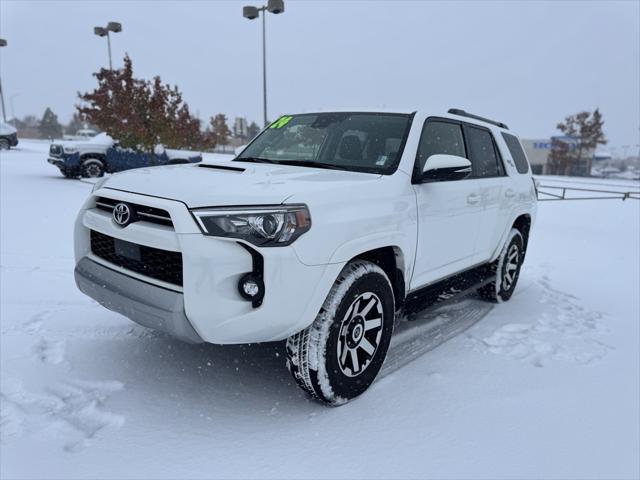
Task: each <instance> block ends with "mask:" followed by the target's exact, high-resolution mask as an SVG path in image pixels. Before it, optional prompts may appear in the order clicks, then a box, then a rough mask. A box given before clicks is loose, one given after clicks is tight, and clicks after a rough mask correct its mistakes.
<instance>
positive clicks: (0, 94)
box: [0, 38, 7, 123]
mask: <svg viewBox="0 0 640 480" xmlns="http://www.w3.org/2000/svg"><path fill="white" fill-rule="evenodd" d="M6 46H7V41H6V40H5V39H4V38H0V47H6ZM0 103H1V104H2V121H3V122H4V123H7V109H6V108H5V106H4V92H3V91H2V81H1V80H0Z"/></svg>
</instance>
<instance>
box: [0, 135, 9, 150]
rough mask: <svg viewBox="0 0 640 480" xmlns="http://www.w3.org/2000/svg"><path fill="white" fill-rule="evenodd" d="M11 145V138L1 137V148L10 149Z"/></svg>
mask: <svg viewBox="0 0 640 480" xmlns="http://www.w3.org/2000/svg"><path fill="white" fill-rule="evenodd" d="M10 148H11V145H10V144H9V140H7V139H6V138H0V150H9V149H10Z"/></svg>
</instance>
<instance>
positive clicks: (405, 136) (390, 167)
mask: <svg viewBox="0 0 640 480" xmlns="http://www.w3.org/2000/svg"><path fill="white" fill-rule="evenodd" d="M331 113H340V114H345V113H346V114H350V115H380V116H386V117H404V118H406V119H407V126H406V127H405V132H404V134H403V136H402V141H401V142H400V147H399V148H398V154H397V155H396V159H395V161H394V162H393V163H392V164H390V165H388V166H387V167H385V168H381V169H379V170H376V171H375V172H368V171H363V170H361V169H356V168H353V169H351V168H349V169H346V168H345V169H344V171H345V172H355V173H365V174H369V175H393V174H394V173H396V171H397V170H398V167H399V166H400V161H401V160H402V155H403V154H404V149H405V147H406V145H407V139H408V138H409V133H410V132H411V126H412V125H413V119H414V118H415V115H416V112H415V111H414V112H411V113H394V112H365V111H335V112H306V113H294V114H292V115H293V116H296V117H303V116H309V115H320V114H331ZM272 123H273V122H271V123H270V124H269V125H267V126H266V127H264V128H263V129H262V131H261V132H260V133H259V134H258V135H256V136H255V137H254V138H253V140H251V141H250V142H249V143H247V145H245V147H244V148H243V149H242V151H241V152H240V153H239V154H238V155H236V157H235V158H234V159H233V160H231V161H232V162H247V163H249V162H250V160H249V161H247V160H245V159H243V158H240V155H242V154H243V152H244V151H245V150H246V149H247V148H249V147H250V146H251V145H252V144H253V142H255V141H256V140H258V138H260V137H261V136H262V135H263V134H264V133H265V132H266V131H267V130H269V126H270V125H271V124H272ZM270 163H271V162H270ZM272 163H273V165H283V166H286V165H285V164H281V163H279V162H277V161H274V162H272ZM265 164H266V162H265ZM296 166H297V165H296ZM299 166H301V167H303V168H322V167H317V166H313V165H309V166H306V165H302V164H301V165H299Z"/></svg>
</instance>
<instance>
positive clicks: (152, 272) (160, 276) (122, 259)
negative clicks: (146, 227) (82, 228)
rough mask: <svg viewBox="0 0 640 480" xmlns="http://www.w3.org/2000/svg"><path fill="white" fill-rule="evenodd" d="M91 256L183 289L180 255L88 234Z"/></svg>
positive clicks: (102, 235) (100, 234) (105, 236)
mask: <svg viewBox="0 0 640 480" xmlns="http://www.w3.org/2000/svg"><path fill="white" fill-rule="evenodd" d="M91 252H92V253H93V254H94V255H95V256H97V257H100V258H102V259H103V260H106V261H107V262H109V263H112V264H114V265H117V266H119V267H122V268H126V269H127V270H131V271H132V272H136V273H139V274H140V275H145V276H147V277H151V278H155V279H156V280H161V281H163V282H167V283H171V284H173V285H179V286H182V254H181V253H180V252H170V251H168V250H160V249H159V248H153V247H147V246H145V245H138V244H137V243H131V242H127V241H124V240H120V239H118V238H113V237H110V236H109V235H104V234H103V233H100V232H96V231H95V230H91Z"/></svg>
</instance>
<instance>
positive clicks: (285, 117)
mask: <svg viewBox="0 0 640 480" xmlns="http://www.w3.org/2000/svg"><path fill="white" fill-rule="evenodd" d="M292 119H293V117H292V116H291V115H283V116H282V117H280V118H279V119H278V120H276V121H275V122H273V123H272V124H271V125H270V126H269V128H282V127H284V126H285V125H286V124H287V123H289V122H290V121H291V120H292Z"/></svg>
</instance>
